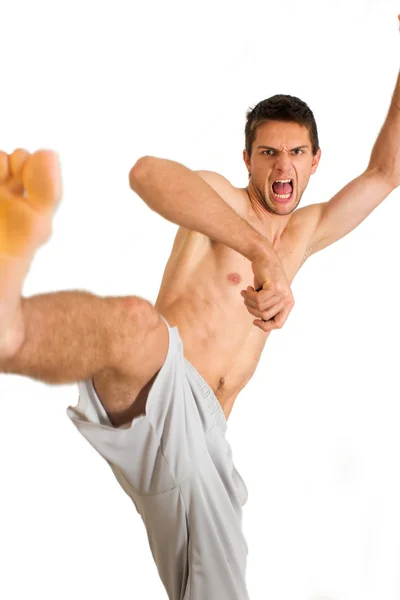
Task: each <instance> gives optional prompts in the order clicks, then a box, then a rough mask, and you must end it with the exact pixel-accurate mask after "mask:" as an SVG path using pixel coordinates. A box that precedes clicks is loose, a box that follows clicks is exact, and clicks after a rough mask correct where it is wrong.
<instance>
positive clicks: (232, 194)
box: [195, 171, 248, 218]
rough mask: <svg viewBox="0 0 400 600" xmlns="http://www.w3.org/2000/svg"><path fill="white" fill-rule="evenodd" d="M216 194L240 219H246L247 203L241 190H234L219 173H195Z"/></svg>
mask: <svg viewBox="0 0 400 600" xmlns="http://www.w3.org/2000/svg"><path fill="white" fill-rule="evenodd" d="M195 173H196V174H197V175H199V177H201V178H202V179H203V181H205V182H206V183H207V184H208V185H209V186H210V187H211V188H212V189H213V190H214V191H215V192H217V194H218V195H219V196H220V198H222V200H224V201H225V202H226V203H227V204H228V205H229V206H230V207H231V208H233V210H234V211H235V212H237V213H238V214H239V215H240V216H241V217H243V218H246V216H247V214H248V202H247V200H246V198H245V196H244V195H243V194H242V192H241V190H239V189H237V188H235V187H234V186H233V185H232V184H231V183H230V181H228V180H227V179H226V178H225V177H223V176H222V175H219V173H214V172H213V171H195Z"/></svg>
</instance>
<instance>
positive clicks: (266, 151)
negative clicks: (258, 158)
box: [262, 149, 273, 156]
mask: <svg viewBox="0 0 400 600" xmlns="http://www.w3.org/2000/svg"><path fill="white" fill-rule="evenodd" d="M268 152H273V150H271V149H269V150H263V151H262V154H266V156H272V154H268Z"/></svg>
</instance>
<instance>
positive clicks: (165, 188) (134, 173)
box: [129, 156, 280, 263]
mask: <svg viewBox="0 0 400 600" xmlns="http://www.w3.org/2000/svg"><path fill="white" fill-rule="evenodd" d="M221 179H222V178H221ZM129 182H130V186H131V188H132V189H133V190H134V191H135V192H136V193H137V194H138V195H139V196H140V197H141V198H142V199H143V200H144V201H145V203H146V204H147V205H148V206H149V207H150V208H151V209H152V210H154V211H156V212H157V213H159V214H160V215H161V216H162V217H164V218H165V219H168V221H172V222H173V223H176V224H177V225H180V226H182V227H185V228H186V229H189V230H191V231H198V232H200V233H203V234H204V235H206V236H207V237H209V238H210V239H211V240H213V241H217V242H220V243H222V244H225V245H226V246H229V247H230V248H232V249H233V250H236V251H237V252H239V253H240V254H242V255H243V256H245V257H246V258H248V259H249V260H253V259H254V258H255V257H256V256H259V255H263V256H266V257H267V259H269V260H270V261H271V262H274V263H280V260H279V258H278V256H277V254H276V253H275V250H274V249H273V247H272V245H271V243H270V242H269V241H268V240H267V239H266V238H265V237H263V236H262V235H261V234H259V233H258V232H257V231H256V230H255V229H254V228H253V227H252V226H251V225H250V224H249V223H247V221H246V220H245V219H244V218H243V216H244V215H245V213H246V207H247V205H246V203H245V201H244V200H243V199H242V198H241V197H240V196H239V195H238V194H237V191H236V190H235V188H233V186H231V185H230V184H229V182H227V181H226V180H225V185H226V187H227V188H228V187H229V188H230V189H227V192H226V194H225V195H224V198H223V199H222V197H221V196H220V195H219V194H218V193H217V192H216V191H215V190H214V189H213V188H212V187H211V186H210V185H208V183H206V181H205V180H204V179H203V178H202V177H200V176H199V175H198V174H197V173H195V172H193V171H191V170H190V169H187V168H186V167H184V166H183V165H181V164H179V163H177V162H174V161H171V160H165V159H160V158H154V157H150V156H145V157H143V158H141V159H139V160H138V162H137V163H136V165H135V166H134V167H133V168H132V169H131V171H130V174H129ZM233 190H235V191H234V192H232V191H233ZM235 192H236V194H235Z"/></svg>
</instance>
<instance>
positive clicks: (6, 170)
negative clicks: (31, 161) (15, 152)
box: [0, 150, 10, 183]
mask: <svg viewBox="0 0 400 600" xmlns="http://www.w3.org/2000/svg"><path fill="white" fill-rule="evenodd" d="M9 176H10V163H9V158H8V154H7V152H3V151H1V150H0V183H4V182H5V181H7V179H8V178H9Z"/></svg>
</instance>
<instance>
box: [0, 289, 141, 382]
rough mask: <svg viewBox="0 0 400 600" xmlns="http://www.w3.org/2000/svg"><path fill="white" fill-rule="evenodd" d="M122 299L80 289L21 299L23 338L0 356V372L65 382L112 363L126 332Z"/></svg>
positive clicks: (84, 377) (82, 376)
mask: <svg viewBox="0 0 400 600" xmlns="http://www.w3.org/2000/svg"><path fill="white" fill-rule="evenodd" d="M123 301H124V299H123V298H102V297H99V296H95V295H93V294H90V293H88V292H80V291H62V292H55V293H50V294H41V295H37V296H32V297H31V298H21V310H22V320H23V324H24V336H23V342H22V345H21V346H20V348H19V349H18V350H17V351H16V352H15V353H14V354H13V355H12V356H10V357H8V358H3V359H1V360H0V372H3V373H14V374H18V375H25V376H27V377H31V378H33V379H38V380H41V381H44V382H47V383H54V384H55V383H57V384H64V383H73V382H77V381H80V380H83V379H86V378H88V377H90V376H92V375H93V374H94V373H97V372H99V371H101V370H102V369H104V368H106V367H113V366H114V364H115V363H116V359H117V351H116V349H117V348H118V343H119V344H120V347H122V343H121V340H120V338H121V337H122V336H124V335H125V336H127V335H128V333H129V332H127V330H126V327H124V326H123V323H121V319H122V302H123ZM121 366H122V365H121Z"/></svg>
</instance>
